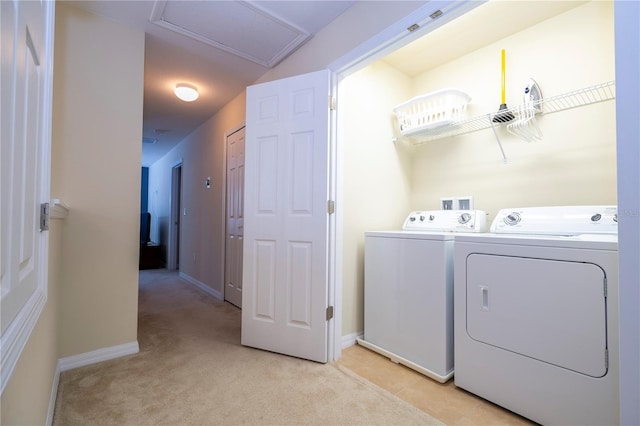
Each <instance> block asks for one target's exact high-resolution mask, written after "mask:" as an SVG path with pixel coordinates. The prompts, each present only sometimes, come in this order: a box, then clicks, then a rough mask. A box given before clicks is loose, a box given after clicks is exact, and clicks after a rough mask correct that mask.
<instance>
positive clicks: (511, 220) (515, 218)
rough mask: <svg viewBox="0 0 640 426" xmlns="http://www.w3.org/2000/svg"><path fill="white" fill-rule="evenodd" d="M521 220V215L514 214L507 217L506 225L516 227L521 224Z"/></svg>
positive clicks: (505, 219)
mask: <svg viewBox="0 0 640 426" xmlns="http://www.w3.org/2000/svg"><path fill="white" fill-rule="evenodd" d="M520 220H522V218H521V217H520V213H518V212H512V213H509V214H508V215H506V216H505V218H504V223H505V224H506V225H509V226H514V225H517V224H518V223H520Z"/></svg>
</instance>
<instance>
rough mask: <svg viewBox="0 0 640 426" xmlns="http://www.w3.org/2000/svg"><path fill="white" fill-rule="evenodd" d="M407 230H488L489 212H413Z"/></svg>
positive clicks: (407, 221) (406, 224)
mask: <svg viewBox="0 0 640 426" xmlns="http://www.w3.org/2000/svg"><path fill="white" fill-rule="evenodd" d="M402 229H404V230H405V231H426V232H429V231H431V232H486V231H487V213H486V212H483V211H482V210H424V211H415V212H411V213H410V214H409V216H408V217H407V219H406V220H405V221H404V225H403V226H402Z"/></svg>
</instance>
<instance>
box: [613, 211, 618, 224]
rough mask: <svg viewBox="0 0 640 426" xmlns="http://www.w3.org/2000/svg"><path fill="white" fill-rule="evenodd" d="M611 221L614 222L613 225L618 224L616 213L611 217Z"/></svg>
mask: <svg viewBox="0 0 640 426" xmlns="http://www.w3.org/2000/svg"><path fill="white" fill-rule="evenodd" d="M613 221H614V222H615V223H618V213H616V214H614V215H613Z"/></svg>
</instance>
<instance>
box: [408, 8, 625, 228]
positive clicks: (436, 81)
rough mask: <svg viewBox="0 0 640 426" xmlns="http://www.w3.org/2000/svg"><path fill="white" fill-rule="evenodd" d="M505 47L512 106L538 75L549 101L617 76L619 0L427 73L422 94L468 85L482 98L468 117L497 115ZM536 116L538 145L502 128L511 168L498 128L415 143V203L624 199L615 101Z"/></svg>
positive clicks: (419, 80)
mask: <svg viewBox="0 0 640 426" xmlns="http://www.w3.org/2000/svg"><path fill="white" fill-rule="evenodd" d="M501 48H504V49H505V50H506V52H507V58H508V60H507V64H508V68H507V73H508V74H507V75H508V79H507V81H508V86H507V105H508V106H510V107H516V106H517V105H519V104H522V102H523V95H524V91H523V89H524V87H525V86H526V84H527V81H528V79H529V78H530V77H533V78H534V79H535V80H536V81H537V82H538V83H539V84H540V86H541V88H542V93H543V95H544V96H546V97H551V96H555V95H560V94H563V93H567V92H570V91H573V90H577V89H582V88H584V87H588V86H592V85H594V84H599V83H604V82H608V81H611V80H614V79H615V75H614V42H613V3H612V2H590V3H587V4H585V5H583V6H579V7H577V8H575V9H573V10H570V11H568V12H565V13H563V14H561V15H559V16H556V17H554V18H551V19H548V20H546V21H543V22H542V23H540V24H538V25H536V26H534V27H531V28H529V29H527V30H524V31H521V32H518V33H516V34H514V35H512V36H510V37H507V38H504V39H502V40H500V41H498V42H496V43H494V44H491V45H489V46H486V47H485V48H482V49H479V50H477V51H475V52H472V53H471V54H468V55H465V56H464V57H461V58H459V59H457V60H455V61H452V62H450V63H447V64H444V65H442V66H440V67H438V68H436V69H434V70H431V71H428V72H426V73H424V74H422V75H419V76H417V77H416V78H415V79H414V88H413V90H414V93H413V95H418V94H423V93H428V92H430V91H433V90H437V89H441V88H444V87H459V88H461V89H463V90H465V91H466V92H467V93H469V94H470V95H471V97H472V98H473V100H472V104H471V105H470V107H469V112H468V113H469V116H474V115H479V114H485V113H487V112H493V111H497V108H498V106H499V104H500V97H499V96H500V68H499V67H500V49H501ZM537 122H538V124H539V126H540V128H541V130H542V133H543V135H544V137H543V139H542V140H541V141H538V142H534V143H527V142H525V141H523V140H522V139H519V138H518V137H516V136H513V135H511V134H510V133H508V132H507V131H506V129H505V128H501V129H499V132H498V134H499V136H500V140H501V141H502V144H503V147H504V150H505V153H506V155H507V158H508V162H507V164H504V163H503V161H502V156H501V153H500V151H499V148H498V146H497V142H496V139H495V137H494V135H493V132H492V131H491V130H490V129H487V130H483V131H479V132H474V133H470V134H467V135H464V136H461V137H456V138H450V139H445V140H439V141H435V142H431V143H426V144H423V145H420V146H419V147H416V148H415V149H414V153H415V155H414V157H413V158H414V165H413V170H414V174H413V182H414V190H413V193H412V194H413V195H412V202H411V204H412V209H415V210H419V209H435V208H438V206H439V200H440V197H445V196H464V195H472V196H473V197H474V202H475V208H478V209H482V210H486V211H487V212H489V213H490V219H492V218H493V217H494V215H495V213H497V211H498V210H499V209H501V208H506V207H524V206H539V205H567V204H616V149H615V144H616V137H615V103H614V102H613V101H609V102H604V103H601V104H596V105H589V106H585V107H581V108H576V109H572V110H568V111H561V112H557V113H553V114H549V115H545V116H538V117H537Z"/></svg>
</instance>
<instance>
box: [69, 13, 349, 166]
mask: <svg viewBox="0 0 640 426" xmlns="http://www.w3.org/2000/svg"><path fill="white" fill-rule="evenodd" d="M65 3H67V4H69V5H71V6H73V7H78V8H81V9H84V10H86V11H89V12H91V13H95V14H98V15H101V16H104V17H107V18H110V19H113V20H115V21H118V22H121V23H124V24H126V25H129V26H133V27H136V28H141V29H143V30H144V32H145V59H144V69H145V71H144V111H143V141H144V142H145V143H142V141H141V143H142V165H143V166H150V165H151V164H153V163H154V162H155V161H156V160H158V159H159V158H161V157H162V156H163V155H164V154H166V153H167V152H168V151H169V150H170V149H171V148H173V147H174V146H175V145H176V144H177V143H178V142H180V141H181V140H182V139H184V138H185V137H186V136H187V135H188V134H189V133H191V132H192V131H193V130H195V129H196V128H197V127H198V126H200V125H201V124H202V123H204V122H205V121H206V120H208V119H209V118H210V117H211V116H212V115H214V114H215V113H216V112H217V111H218V110H219V109H220V108H222V107H223V106H224V105H226V104H227V103H228V102H229V101H231V100H232V99H233V98H235V97H236V96H237V95H238V94H240V93H241V92H242V91H243V90H244V89H245V88H246V86H248V85H251V84H252V83H253V82H255V81H256V80H257V79H258V78H260V77H261V76H262V75H263V74H265V73H266V72H267V71H268V70H269V68H271V67H273V66H275V65H277V64H278V63H279V62H280V61H281V60H283V59H284V58H286V57H287V56H288V55H289V54H291V53H292V52H293V51H295V50H296V49H297V48H298V47H300V46H301V45H302V44H304V43H305V42H306V41H307V40H309V39H310V38H311V37H313V35H314V34H316V33H317V32H318V31H319V30H321V29H322V28H324V27H325V26H326V25H327V24H329V23H330V22H331V21H333V20H334V19H335V18H336V17H338V16H339V15H340V14H342V13H343V12H344V11H345V10H347V9H348V8H349V7H351V6H352V5H353V4H354V3H355V2H354V1H343V0H340V1H328V0H327V1H325V0H314V1H232V0H228V1H219V0H218V1H189V0H187V1H184V0H181V1H176V0H155V1H149V0H141V1H114V0H107V1H103V0H82V1H77V0H73V1H67V2H65ZM177 83H188V84H191V85H194V86H196V87H197V88H198V92H199V94H200V97H199V99H198V100H196V101H195V102H183V101H181V100H179V99H178V98H176V97H175V95H174V94H173V89H174V87H175V85H176V84H177Z"/></svg>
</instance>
